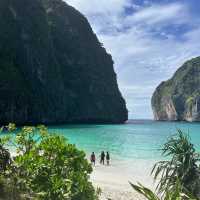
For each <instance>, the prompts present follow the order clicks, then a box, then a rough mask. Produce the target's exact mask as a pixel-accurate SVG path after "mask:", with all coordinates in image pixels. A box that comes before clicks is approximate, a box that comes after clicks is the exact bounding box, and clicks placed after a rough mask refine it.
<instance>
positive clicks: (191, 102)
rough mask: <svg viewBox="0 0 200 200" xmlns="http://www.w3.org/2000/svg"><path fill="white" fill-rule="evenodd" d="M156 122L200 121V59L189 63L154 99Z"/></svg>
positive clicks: (153, 106)
mask: <svg viewBox="0 0 200 200" xmlns="http://www.w3.org/2000/svg"><path fill="white" fill-rule="evenodd" d="M152 109H153V113H154V117H155V119H156V120H170V121H177V120H184V121H190V122H192V121H200V57H197V58H194V59H191V60H189V61H187V62H186V63H185V64H184V65H183V66H182V67H181V68H179V69H178V70H177V71H176V73H175V74H174V76H173V77H172V78H171V79H170V80H168V81H166V82H162V83H161V84H160V85H159V86H158V87H157V89H156V91H155V92H154V94H153V97H152Z"/></svg>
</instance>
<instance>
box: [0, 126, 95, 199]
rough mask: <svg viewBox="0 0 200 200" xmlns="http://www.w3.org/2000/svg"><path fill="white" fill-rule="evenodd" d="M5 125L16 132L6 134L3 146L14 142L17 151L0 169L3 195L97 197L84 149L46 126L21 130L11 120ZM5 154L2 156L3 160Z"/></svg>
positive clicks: (37, 197) (16, 196) (55, 197)
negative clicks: (10, 122)
mask: <svg viewBox="0 0 200 200" xmlns="http://www.w3.org/2000/svg"><path fill="white" fill-rule="evenodd" d="M6 129H7V130H8V132H9V133H12V132H13V131H15V132H16V133H15V134H14V137H10V138H8V137H7V138H5V137H3V139H2V140H1V144H0V147H2V148H3V149H5V150H6V148H5V146H6V145H12V146H14V147H15V148H16V152H17V154H16V156H15V157H14V158H13V160H12V161H11V162H10V161H9V162H8V161H7V158H6V159H5V162H6V165H4V169H3V170H1V173H0V199H4V200H8V199H9V200H18V199H19V200H21V199H37V200H39V199H41V200H56V199H57V200H62V199H63V200H64V199H66V200H97V199H98V194H97V192H96V191H95V189H94V187H93V186H92V183H91V182H90V181H89V174H90V173H91V172H92V167H91V165H90V164H89V163H88V161H87V159H86V158H85V153H84V152H83V151H80V150H78V149H77V148H76V147H75V145H72V144H69V143H68V142H67V140H66V139H65V138H64V137H62V136H59V135H56V134H50V133H49V132H48V130H47V128H46V127H45V126H38V127H31V126H25V127H23V128H21V129H19V130H18V129H16V128H15V125H14V124H9V126H7V127H6ZM7 151H8V150H6V152H7ZM0 153H1V149H0ZM3 155H4V154H1V155H0V160H4V159H3V157H2V156H3ZM9 160H11V159H10V156H9Z"/></svg>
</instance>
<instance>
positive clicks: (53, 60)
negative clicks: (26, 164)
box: [0, 0, 127, 124]
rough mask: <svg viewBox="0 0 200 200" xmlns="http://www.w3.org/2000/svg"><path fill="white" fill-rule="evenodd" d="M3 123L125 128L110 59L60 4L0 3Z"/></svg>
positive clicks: (50, 0)
mask: <svg viewBox="0 0 200 200" xmlns="http://www.w3.org/2000/svg"><path fill="white" fill-rule="evenodd" d="M0 27H1V28H0V78H1V80H0V123H8V122H15V123H17V124H24V123H34V124H35V123H47V124H50V123H88V122H89V123H96V122H100V123H122V122H124V121H126V120H127V109H126V105H125V101H124V99H123V97H122V96H121V93H120V91H119V89H118V85H117V79H116V74H115V72H114V69H113V61H112V57H111V55H109V54H108V53H107V52H106V50H105V49H104V48H103V47H102V46H101V44H100V42H99V41H98V39H97V37H96V35H95V34H94V33H93V31H92V29H91V27H90V25H89V23H88V21H87V19H86V18H85V17H84V16H83V15H82V14H81V13H80V12H78V11H77V10H76V9H74V8H73V7H71V6H69V5H67V4H66V3H65V2H63V1H62V0H1V1H0Z"/></svg>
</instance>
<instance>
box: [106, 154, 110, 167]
mask: <svg viewBox="0 0 200 200" xmlns="http://www.w3.org/2000/svg"><path fill="white" fill-rule="evenodd" d="M106 161H107V165H110V154H109V152H108V151H107V153H106Z"/></svg>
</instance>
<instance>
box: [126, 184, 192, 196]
mask: <svg viewBox="0 0 200 200" xmlns="http://www.w3.org/2000/svg"><path fill="white" fill-rule="evenodd" d="M130 184H131V186H132V188H133V189H134V190H136V191H137V192H138V193H140V194H141V195H143V196H144V197H145V198H147V199H148V200H161V199H162V200H183V199H184V200H195V198H193V197H192V196H189V195H186V194H184V193H183V192H182V186H181V185H180V182H179V181H177V183H176V184H175V187H174V188H173V190H171V191H169V190H166V191H165V196H163V198H161V197H160V196H159V195H157V194H155V193H154V192H153V191H152V190H150V189H148V188H146V187H144V186H143V185H141V184H138V185H134V184H132V183H130Z"/></svg>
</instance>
